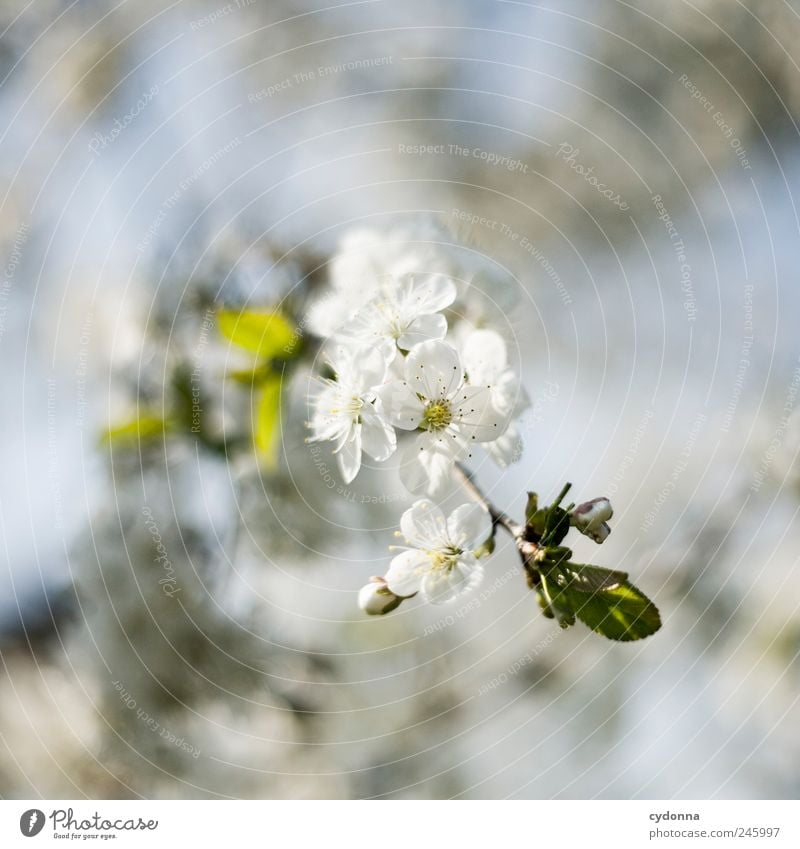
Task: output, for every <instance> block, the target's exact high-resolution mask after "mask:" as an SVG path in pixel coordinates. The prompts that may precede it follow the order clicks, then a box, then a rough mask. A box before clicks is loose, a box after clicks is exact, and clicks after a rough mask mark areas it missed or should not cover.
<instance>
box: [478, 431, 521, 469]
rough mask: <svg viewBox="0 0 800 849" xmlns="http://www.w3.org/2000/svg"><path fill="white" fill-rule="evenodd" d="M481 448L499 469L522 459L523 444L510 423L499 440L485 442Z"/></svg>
mask: <svg viewBox="0 0 800 849" xmlns="http://www.w3.org/2000/svg"><path fill="white" fill-rule="evenodd" d="M483 447H484V448H485V449H486V450H487V451H488V452H489V456H490V457H491V458H492V459H493V460H494V461H495V463H497V465H498V466H500V468H501V469H504V468H505V467H506V466H508V465H509V464H510V463H516V462H518V461H519V460H520V458H521V457H522V450H523V443H522V437H521V436H520V434H519V428H518V427H517V425H516V423H514V422H512V423H511V424H510V425H509V426H508V428H507V429H506V431H505V433H503V434H502V435H501V436H500V438H499V439H496V440H495V441H494V442H485V443H484V446H483Z"/></svg>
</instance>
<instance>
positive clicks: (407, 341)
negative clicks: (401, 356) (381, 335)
mask: <svg viewBox="0 0 800 849" xmlns="http://www.w3.org/2000/svg"><path fill="white" fill-rule="evenodd" d="M446 333H447V319H446V318H445V317H444V316H443V315H442V314H441V313H435V314H434V315H420V316H418V317H417V318H415V319H414V320H413V321H412V322H411V324H409V325H408V327H407V328H406V332H405V333H403V334H402V335H401V336H400V337H399V338H398V340H397V344H398V345H399V346H400V347H401V348H402V349H403V350H404V351H409V350H411V348H413V347H414V345H419V344H420V343H421V342H428V341H429V340H431V339H444V337H445V334H446Z"/></svg>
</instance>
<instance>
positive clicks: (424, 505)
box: [386, 500, 492, 604]
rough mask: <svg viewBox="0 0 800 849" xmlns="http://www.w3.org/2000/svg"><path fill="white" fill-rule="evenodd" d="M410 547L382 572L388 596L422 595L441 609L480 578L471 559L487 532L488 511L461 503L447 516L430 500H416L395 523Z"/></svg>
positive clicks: (489, 530)
mask: <svg viewBox="0 0 800 849" xmlns="http://www.w3.org/2000/svg"><path fill="white" fill-rule="evenodd" d="M400 530H401V532H402V534H403V536H404V537H405V539H406V542H408V544H409V546H411V548H408V549H406V550H405V551H403V552H402V553H400V554H398V555H397V556H396V557H395V558H394V559H393V560H392V562H391V565H390V566H389V571H388V572H387V573H386V583H387V585H388V588H389V589H390V590H391V592H393V593H395V595H399V596H409V595H413V594H414V593H417V592H419V593H421V594H422V596H423V598H425V600H426V601H429V602H432V603H433V604H442V603H445V602H449V601H453V600H454V599H456V598H457V597H458V596H459V595H461V594H462V593H464V592H467V591H469V590H471V589H474V588H475V587H476V586H478V584H479V583H480V582H481V580H482V579H483V567H482V566H481V565H480V563H479V562H478V558H477V557H476V556H475V551H476V550H478V549H479V548H480V547H481V546H482V545H483V544H484V543H485V542H486V540H487V539H488V538H489V537H490V536H491V533H492V520H491V517H490V516H489V512H488V511H487V510H486V509H485V508H484V507H482V506H480V505H479V504H462V505H461V506H460V507H457V508H456V509H455V510H454V511H453V512H452V513H451V514H450V516H449V517H447V518H445V516H444V513H442V511H441V510H440V509H439V508H438V507H437V506H436V505H434V504H432V503H431V502H430V501H424V500H423V501H417V502H416V503H415V504H413V505H412V506H411V507H410V508H409V509H408V510H406V512H405V513H403V516H402V518H401V519H400Z"/></svg>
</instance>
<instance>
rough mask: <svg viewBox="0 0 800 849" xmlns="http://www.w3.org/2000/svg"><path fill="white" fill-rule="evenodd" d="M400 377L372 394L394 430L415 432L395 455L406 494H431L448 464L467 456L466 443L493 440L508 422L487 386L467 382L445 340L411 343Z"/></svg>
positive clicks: (440, 486) (446, 476)
mask: <svg viewBox="0 0 800 849" xmlns="http://www.w3.org/2000/svg"><path fill="white" fill-rule="evenodd" d="M403 371H404V375H403V378H402V379H400V380H395V381H392V382H390V383H388V384H386V385H385V386H383V387H381V388H380V389H379V390H378V394H379V397H380V398H381V400H382V401H383V410H384V412H385V414H386V416H387V417H388V418H389V420H390V421H391V423H392V424H393V425H394V426H395V427H398V428H401V429H403V430H410V431H419V432H418V433H417V435H416V436H415V438H414V439H412V440H409V441H407V443H406V445H405V446H404V447H403V449H402V450H401V452H400V458H401V465H400V477H401V480H402V481H403V483H404V484H405V485H406V486H407V487H408V489H409V490H411V491H412V492H426V493H427V494H428V495H435V494H437V493H439V492H441V491H442V490H443V489H444V487H445V486H446V484H447V481H448V479H449V476H450V472H451V471H452V468H453V464H454V463H455V462H456V461H457V460H464V459H467V458H468V457H471V456H472V454H471V450H472V445H473V444H474V443H476V442H480V443H488V442H492V441H493V440H496V439H498V438H499V437H500V436H501V435H502V434H503V432H504V431H505V429H506V427H507V426H508V423H509V420H508V416H507V415H501V414H500V413H499V412H498V410H497V409H496V408H495V407H494V405H493V404H492V396H491V391H492V387H491V385H483V386H474V385H471V384H470V383H467V382H466V380H465V376H464V368H463V366H462V364H461V360H460V358H459V356H458V352H457V351H456V350H455V349H454V348H453V347H452V346H451V345H448V344H447V343H445V342H439V341H432V342H422V343H421V344H419V345H415V346H414V348H412V349H411V351H410V352H409V353H408V356H407V357H406V358H405V362H404V363H403Z"/></svg>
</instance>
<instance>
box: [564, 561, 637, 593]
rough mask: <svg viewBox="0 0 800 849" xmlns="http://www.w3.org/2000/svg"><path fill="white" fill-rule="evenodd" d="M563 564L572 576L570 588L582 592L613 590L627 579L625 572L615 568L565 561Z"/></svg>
mask: <svg viewBox="0 0 800 849" xmlns="http://www.w3.org/2000/svg"><path fill="white" fill-rule="evenodd" d="M564 566H565V568H566V569H567V571H568V572H569V573H570V576H571V578H572V583H571V586H572V588H573V589H575V590H579V591H580V592H584V593H593V592H596V591H597V590H614V589H616V588H617V587H618V586H619V585H620V584H624V583H625V581H627V580H628V573H627V572H618V571H616V570H615V569H602V568H601V567H600V566H589V565H587V564H582V563H566V564H564Z"/></svg>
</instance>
